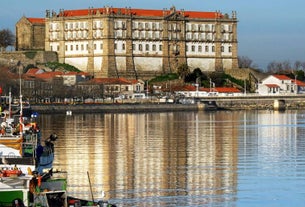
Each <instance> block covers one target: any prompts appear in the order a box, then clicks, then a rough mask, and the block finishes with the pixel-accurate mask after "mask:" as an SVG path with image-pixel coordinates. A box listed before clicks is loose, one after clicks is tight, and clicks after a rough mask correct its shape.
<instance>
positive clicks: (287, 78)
mask: <svg viewBox="0 0 305 207" xmlns="http://www.w3.org/2000/svg"><path fill="white" fill-rule="evenodd" d="M273 76H274V77H276V78H277V79H279V80H291V78H289V77H288V76H286V75H273Z"/></svg>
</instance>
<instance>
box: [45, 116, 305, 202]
mask: <svg viewBox="0 0 305 207" xmlns="http://www.w3.org/2000/svg"><path fill="white" fill-rule="evenodd" d="M304 114H305V112H304V111H285V112H277V111H267V110H266V111H215V112H204V111H200V112H173V113H123V114H73V115H72V116H66V115H58V114H57V115H44V114H43V115H40V118H39V122H40V128H41V129H42V132H43V136H44V137H47V136H49V135H50V134H51V133H53V132H55V133H57V135H58V137H59V139H58V141H57V142H56V147H55V148H56V149H55V153H56V155H55V163H54V167H55V168H59V169H62V170H66V171H67V172H68V191H69V194H70V195H72V196H76V197H81V198H87V199H92V198H93V199H94V200H102V199H107V200H109V201H110V202H111V203H114V204H117V206H230V207H231V206H277V207H278V206H304V205H305V115H304ZM90 183H91V185H90ZM90 187H91V188H90ZM91 191H92V193H91ZM102 192H105V195H104V197H103V193H102Z"/></svg>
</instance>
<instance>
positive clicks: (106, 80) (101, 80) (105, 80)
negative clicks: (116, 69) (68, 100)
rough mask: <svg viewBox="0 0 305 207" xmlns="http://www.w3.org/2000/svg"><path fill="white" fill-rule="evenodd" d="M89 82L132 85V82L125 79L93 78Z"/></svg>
mask: <svg viewBox="0 0 305 207" xmlns="http://www.w3.org/2000/svg"><path fill="white" fill-rule="evenodd" d="M90 82H92V83H97V84H122V85H123V84H124V85H130V84H133V83H134V81H133V80H127V79H125V78H94V79H92V80H91V81H90Z"/></svg>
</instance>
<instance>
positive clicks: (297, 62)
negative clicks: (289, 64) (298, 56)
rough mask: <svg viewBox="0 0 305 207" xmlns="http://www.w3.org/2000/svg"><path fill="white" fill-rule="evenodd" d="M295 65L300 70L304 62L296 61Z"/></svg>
mask: <svg viewBox="0 0 305 207" xmlns="http://www.w3.org/2000/svg"><path fill="white" fill-rule="evenodd" d="M293 67H294V69H295V70H300V69H301V68H302V62H301V61H299V60H297V61H295V62H294V66H293Z"/></svg>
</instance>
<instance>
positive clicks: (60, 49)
mask: <svg viewBox="0 0 305 207" xmlns="http://www.w3.org/2000/svg"><path fill="white" fill-rule="evenodd" d="M44 20H45V50H46V51H55V52H57V53H58V59H59V62H61V63H67V64H71V65H73V66H75V67H77V68H79V69H81V70H83V71H84V72H89V73H91V74H92V75H94V77H99V78H104V77H116V78H118V77H126V78H135V79H139V78H140V79H144V80H145V79H147V78H151V77H154V76H156V75H159V74H164V73H171V72H177V68H178V67H179V66H180V65H182V64H185V63H186V64H187V65H188V66H189V68H190V69H191V70H193V69H195V68H200V69H201V70H202V71H223V70H229V69H234V68H237V67H238V59H237V48H238V45H237V17H236V12H232V15H231V17H230V16H229V15H228V14H222V13H220V12H219V11H216V12H202V11H185V10H176V8H175V7H171V8H170V9H163V10H147V9H132V8H112V7H103V8H89V9H82V10H60V11H59V12H58V13H56V12H54V11H50V10H47V11H46V16H45V19H44Z"/></svg>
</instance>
